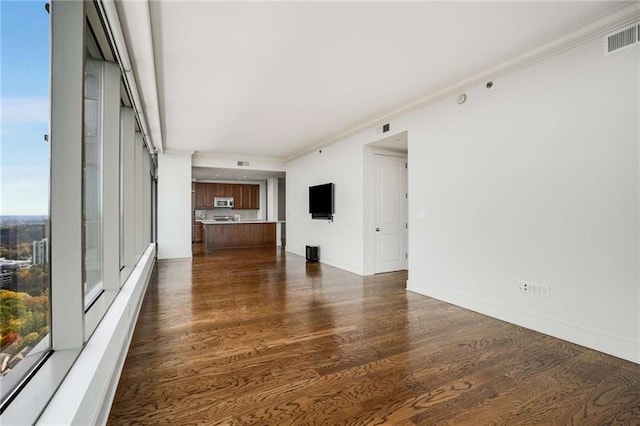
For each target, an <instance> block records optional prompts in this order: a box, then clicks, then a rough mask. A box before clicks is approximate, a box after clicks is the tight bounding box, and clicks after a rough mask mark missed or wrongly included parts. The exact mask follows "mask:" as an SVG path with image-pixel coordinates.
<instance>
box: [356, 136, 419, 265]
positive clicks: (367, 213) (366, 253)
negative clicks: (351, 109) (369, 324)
mask: <svg viewBox="0 0 640 426" xmlns="http://www.w3.org/2000/svg"><path fill="white" fill-rule="evenodd" d="M403 134H405V135H403ZM400 135H403V136H405V137H407V138H408V135H407V132H406V131H401V132H396V133H394V134H392V135H385V137H384V138H380V139H377V140H375V141H373V142H371V143H370V144H367V145H364V146H363V150H364V152H363V158H364V162H363V171H364V179H363V192H362V194H363V198H362V201H363V203H362V204H363V220H362V223H363V229H362V235H363V251H362V252H363V262H362V265H363V275H373V274H375V262H376V258H375V256H376V251H375V250H376V238H375V200H376V198H375V193H376V185H375V179H374V170H375V169H374V167H375V164H374V162H375V161H374V160H375V155H376V154H379V155H389V156H396V157H404V158H405V159H406V160H407V163H408V162H409V153H408V152H404V151H399V150H394V149H388V148H382V147H377V146H375V144H376V143H377V142H380V141H381V140H384V139H388V138H392V137H397V136H400ZM406 184H407V188H406V190H407V194H408V193H409V180H408V169H407V182H406ZM408 202H409V200H408V198H407V223H409V216H410V215H409V209H408V207H409V205H408ZM409 226H411V224H410V223H409ZM407 234H408V231H407ZM407 237H408V235H407ZM408 253H409V238H407V254H408ZM408 268H409V262H408V259H407V270H408Z"/></svg>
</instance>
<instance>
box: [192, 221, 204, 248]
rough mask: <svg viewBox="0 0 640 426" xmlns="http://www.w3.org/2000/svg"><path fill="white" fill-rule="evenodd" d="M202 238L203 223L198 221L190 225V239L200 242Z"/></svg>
mask: <svg viewBox="0 0 640 426" xmlns="http://www.w3.org/2000/svg"><path fill="white" fill-rule="evenodd" d="M203 239H204V225H202V224H201V223H200V222H196V224H195V225H193V226H192V227H191V240H192V241H193V242H194V243H201V242H202V241H203Z"/></svg>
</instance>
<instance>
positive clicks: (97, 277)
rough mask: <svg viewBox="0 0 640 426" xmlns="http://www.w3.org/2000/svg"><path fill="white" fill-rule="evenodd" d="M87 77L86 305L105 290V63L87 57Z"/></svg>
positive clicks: (85, 102)
mask: <svg viewBox="0 0 640 426" xmlns="http://www.w3.org/2000/svg"><path fill="white" fill-rule="evenodd" d="M85 64H86V65H85V81H84V84H85V86H84V162H83V166H84V194H83V195H84V197H83V198H84V203H83V221H84V265H85V266H84V275H85V277H84V298H85V303H84V304H85V308H86V307H88V306H89V305H90V304H91V303H93V302H94V301H95V300H96V299H97V298H98V296H99V295H100V293H101V292H102V289H103V286H102V267H103V262H102V250H103V247H102V246H103V238H102V236H103V235H102V233H103V226H102V169H103V167H102V150H103V141H102V84H103V81H102V80H103V78H102V66H101V61H97V60H95V59H91V58H88V59H87V61H86V63H85Z"/></svg>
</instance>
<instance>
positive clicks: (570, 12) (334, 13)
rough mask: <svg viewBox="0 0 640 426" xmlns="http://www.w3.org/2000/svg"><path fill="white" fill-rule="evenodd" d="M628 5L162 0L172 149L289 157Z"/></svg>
mask: <svg viewBox="0 0 640 426" xmlns="http://www.w3.org/2000/svg"><path fill="white" fill-rule="evenodd" d="M620 5H621V4H620V3H612V2H528V3H522V2H499V3H489V2H473V3H471V2H446V3H445V2H426V3H416V2H407V3H392V2H387V3H385V2H379V3H369V2H350V3H343V2H296V3H286V2H274V3H271V2H236V3H230V2H204V1H196V2H191V1H151V2H149V8H150V16H151V28H152V37H153V45H154V52H155V63H156V74H157V78H158V81H157V88H158V98H159V103H160V108H159V109H160V119H161V122H162V133H163V135H164V147H165V149H168V150H173V149H176V150H177V149H179V150H195V151H202V152H209V153H213V154H228V155H238V156H243V157H265V158H277V159H286V158H289V157H291V156H293V155H296V154H298V153H300V152H302V151H304V150H306V149H308V148H310V147H312V146H315V145H318V144H320V143H322V142H324V141H327V140H329V139H330V138H332V137H334V136H336V135H338V134H340V133H342V132H344V131H347V130H349V129H350V128H353V127H355V126H356V125H358V124H359V123H362V122H364V121H366V120H368V119H371V118H373V117H376V116H379V115H380V114H384V113H385V112H388V111H390V110H392V109H394V108H397V107H398V106H401V105H403V104H406V103H408V102H410V101H412V100H416V99H419V98H422V97H425V96H428V95H429V94H431V93H433V92H435V91H437V90H439V89H441V88H442V87H445V86H448V85H449V84H453V83H456V82H457V81H460V80H462V79H464V78H467V77H470V76H473V75H474V74H476V73H478V72H481V71H484V70H486V69H488V68H490V67H492V66H495V65H497V64H499V63H501V62H503V61H505V60H508V59H510V58H512V57H514V56H515V55H517V54H520V53H522V52H524V51H527V50H529V49H531V48H534V47H537V46H539V45H541V44H543V43H545V42H548V41H550V40H552V39H554V38H556V37H558V36H560V35H562V34H564V33H566V32H567V31H569V30H571V29H574V28H575V27H576V26H578V25H580V24H582V23H585V22H586V21H588V20H591V19H593V18H595V17H597V16H600V15H601V14H603V13H605V12H608V11H611V10H614V9H617V8H618V7H620ZM138 78H139V79H145V78H151V76H150V75H149V76H138Z"/></svg>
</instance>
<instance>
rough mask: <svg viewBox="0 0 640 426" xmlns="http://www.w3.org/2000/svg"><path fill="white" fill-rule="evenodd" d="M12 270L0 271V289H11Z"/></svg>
mask: <svg viewBox="0 0 640 426" xmlns="http://www.w3.org/2000/svg"><path fill="white" fill-rule="evenodd" d="M13 287H14V286H13V272H11V271H2V272H0V290H13Z"/></svg>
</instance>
